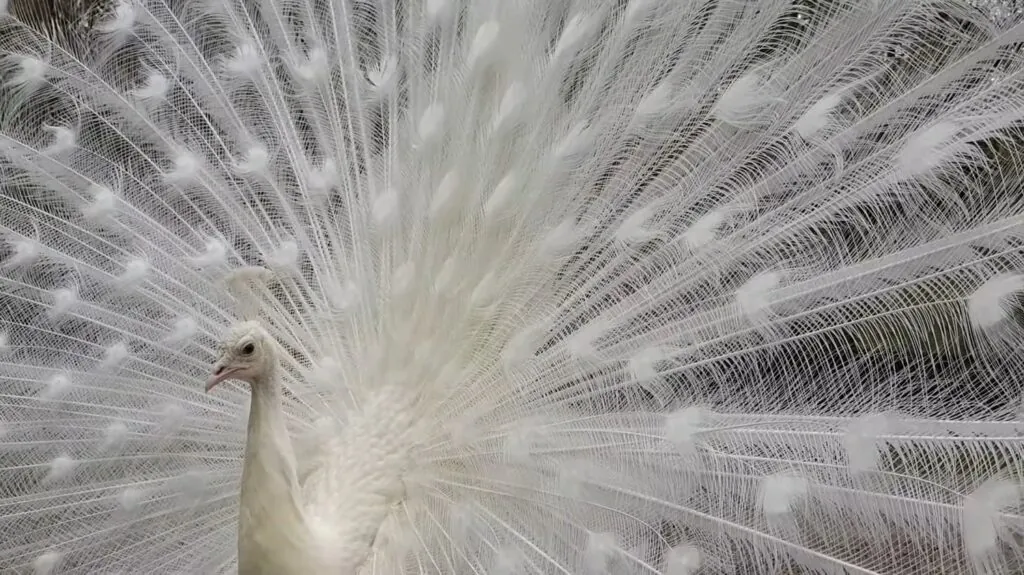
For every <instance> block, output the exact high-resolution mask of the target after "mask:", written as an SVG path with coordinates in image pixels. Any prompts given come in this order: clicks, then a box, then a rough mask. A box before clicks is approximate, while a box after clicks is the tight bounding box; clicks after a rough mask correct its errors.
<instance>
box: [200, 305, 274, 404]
mask: <svg viewBox="0 0 1024 575" xmlns="http://www.w3.org/2000/svg"><path fill="white" fill-rule="evenodd" d="M274 349H275V347H274V340H273V338H272V337H271V335H270V334H269V333H267V331H266V330H265V329H263V326H261V325H260V324H259V323H257V322H254V321H247V322H243V323H240V324H238V325H235V326H233V327H232V328H231V330H230V331H229V332H228V335H227V337H225V338H224V341H223V342H222V343H221V346H220V353H219V354H218V356H217V361H216V362H214V364H213V374H212V375H210V378H209V379H208V380H207V381H206V391H207V392H209V391H210V390H211V389H213V388H214V387H215V386H217V385H218V384H220V383H221V382H222V381H227V380H229V379H236V380H239V381H244V382H247V383H248V384H249V385H254V384H256V382H257V381H259V380H260V379H261V378H263V377H265V376H267V375H269V374H270V373H271V372H273V370H274V367H275V362H276V359H275V355H274Z"/></svg>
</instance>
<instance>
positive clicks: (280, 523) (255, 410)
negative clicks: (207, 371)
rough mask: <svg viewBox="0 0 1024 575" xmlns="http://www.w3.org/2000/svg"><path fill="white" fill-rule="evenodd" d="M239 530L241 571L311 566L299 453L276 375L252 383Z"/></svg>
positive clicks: (278, 570)
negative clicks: (300, 493) (306, 560)
mask: <svg viewBox="0 0 1024 575" xmlns="http://www.w3.org/2000/svg"><path fill="white" fill-rule="evenodd" d="M238 528H239V533H238V535H239V539H238V555H239V573H244V574H246V575H248V574H262V573H297V572H302V570H303V569H305V568H306V567H305V566H304V565H303V563H304V562H305V558H306V557H307V555H308V554H307V553H306V552H305V551H304V549H305V548H306V547H307V545H308V538H307V534H306V526H305V521H304V519H303V515H302V511H301V505H300V502H299V484H298V478H297V474H296V465H295V454H294V451H293V449H292V444H291V439H290V437H289V435H288V429H287V426H286V424H285V415H284V410H283V408H282V400H281V386H280V383H278V381H277V377H276V374H274V373H270V374H267V375H266V376H264V377H263V378H262V379H260V380H257V381H254V382H252V398H251V400H250V407H249V427H248V437H247V440H246V444H245V461H244V464H243V470H242V484H241V496H240V501H239V522H238Z"/></svg>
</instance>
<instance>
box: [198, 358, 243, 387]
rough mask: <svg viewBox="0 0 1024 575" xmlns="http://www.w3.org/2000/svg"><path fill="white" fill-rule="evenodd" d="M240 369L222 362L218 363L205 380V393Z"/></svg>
mask: <svg viewBox="0 0 1024 575" xmlns="http://www.w3.org/2000/svg"><path fill="white" fill-rule="evenodd" d="M241 370H242V368H241V367H228V366H226V365H224V364H222V363H218V364H217V365H215V366H214V368H213V375H211V376H210V378H209V379H207V380H206V393H210V390H211V389H213V388H214V387H216V386H217V385H218V384H219V383H220V382H222V381H224V380H227V379H231V376H232V375H234V374H235V373H237V372H239V371H241Z"/></svg>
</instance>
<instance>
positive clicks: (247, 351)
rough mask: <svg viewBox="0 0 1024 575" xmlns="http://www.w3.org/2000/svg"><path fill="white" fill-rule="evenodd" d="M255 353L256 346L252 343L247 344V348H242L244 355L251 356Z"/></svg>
mask: <svg viewBox="0 0 1024 575" xmlns="http://www.w3.org/2000/svg"><path fill="white" fill-rule="evenodd" d="M254 351H256V346H255V345H253V344H252V342H250V343H247V344H245V347H243V348H242V355H249V354H251V353H252V352H254Z"/></svg>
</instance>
